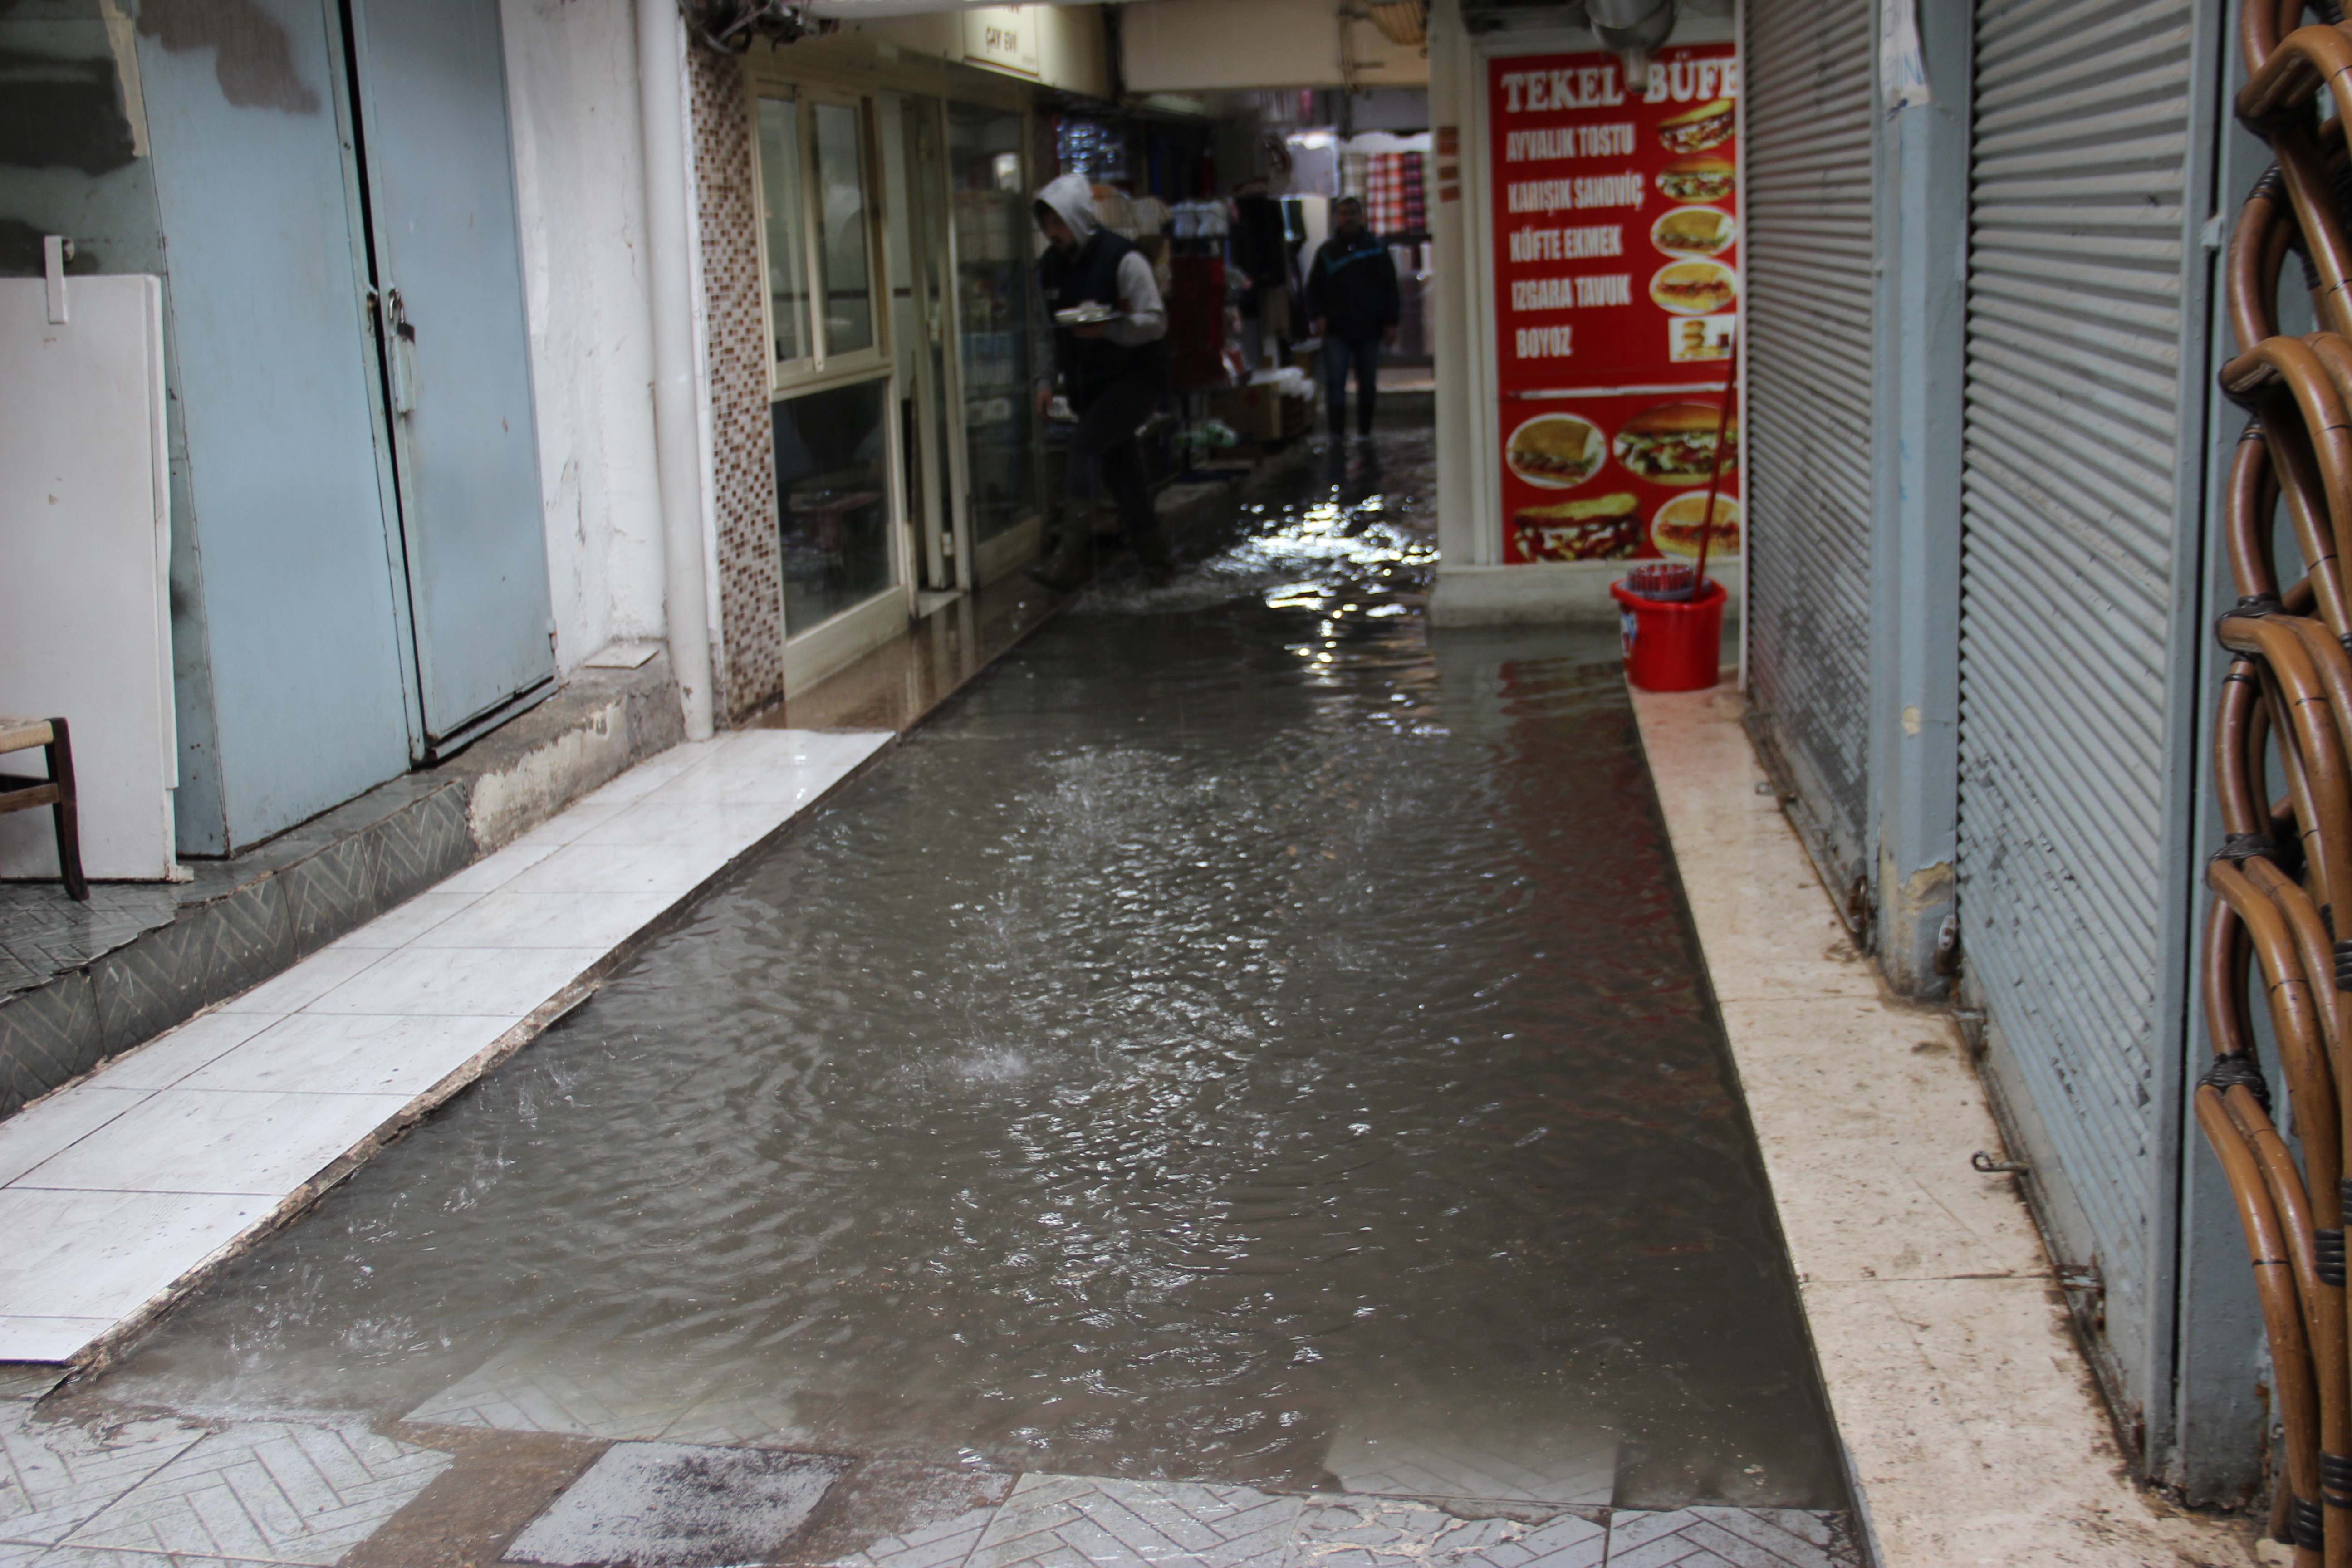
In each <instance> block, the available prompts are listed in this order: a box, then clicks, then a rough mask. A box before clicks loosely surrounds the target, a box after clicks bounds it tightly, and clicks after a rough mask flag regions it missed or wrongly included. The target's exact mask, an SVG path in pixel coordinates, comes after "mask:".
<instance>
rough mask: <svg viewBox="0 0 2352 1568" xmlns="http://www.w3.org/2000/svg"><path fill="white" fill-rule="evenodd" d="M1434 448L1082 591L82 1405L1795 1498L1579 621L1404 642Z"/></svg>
mask: <svg viewBox="0 0 2352 1568" xmlns="http://www.w3.org/2000/svg"><path fill="white" fill-rule="evenodd" d="M1427 456H1428V454H1427V439H1426V437H1425V435H1420V434H1413V433H1394V434H1390V435H1386V436H1383V437H1382V438H1381V447H1380V448H1379V450H1378V452H1377V454H1375V455H1373V458H1367V457H1366V456H1365V455H1362V454H1359V455H1358V456H1357V457H1356V458H1353V459H1352V460H1351V462H1350V463H1349V465H1346V466H1343V468H1340V469H1338V470H1332V471H1326V470H1323V469H1320V468H1318V469H1316V470H1314V471H1312V472H1310V473H1308V474H1307V475H1305V476H1303V477H1301V478H1299V479H1297V481H1296V482H1295V483H1294V484H1293V485H1292V486H1291V487H1290V488H1289V489H1288V490H1287V491H1286V492H1284V493H1280V494H1277V495H1276V496H1274V497H1272V498H1265V497H1261V498H1259V500H1258V501H1257V503H1255V505H1254V507H1253V508H1252V509H1251V510H1246V511H1245V512H1244V514H1243V516H1242V518H1241V519H1240V522H1239V526H1238V529H1237V531H1236V532H1235V533H1234V535H1233V536H1232V537H1231V538H1229V539H1228V540H1226V541H1225V543H1226V544H1228V545H1229V548H1226V549H1224V550H1223V552H1221V553H1219V554H1217V555H1216V556H1215V557H1214V558H1213V559H1212V560H1211V561H1209V562H1208V563H1206V564H1205V565H1203V566H1202V567H1201V568H1199V569H1196V570H1195V571H1193V572H1192V573H1191V574H1188V575H1187V576H1186V577H1185V578H1183V579H1182V580H1181V581H1180V582H1178V583H1177V584H1174V585H1172V586H1171V587H1170V588H1167V589H1165V590H1161V591H1159V592H1156V593H1143V592H1141V591H1139V590H1122V589H1120V588H1118V587H1117V586H1112V587H1108V588H1105V589H1099V590H1097V591H1096V592H1095V593H1094V594H1092V595H1089V597H1088V598H1087V600H1085V601H1084V602H1082V603H1081V604H1080V605H1078V606H1077V607H1076V609H1075V610H1074V611H1073V612H1071V613H1069V614H1066V616H1063V617H1062V618H1061V619H1060V620H1059V621H1057V622H1056V623H1055V624H1054V625H1052V626H1049V627H1048V628H1047V629H1046V630H1045V632H1043V633H1042V634H1041V635H1040V636H1038V637H1036V638H1035V639H1034V641H1033V642H1031V643H1030V644H1029V645H1027V646H1026V647H1024V649H1022V650H1021V651H1019V652H1018V653H1016V654H1015V655H1013V656H1012V657H1011V658H1008V659H1007V660H1006V661H1005V662H1004V663H1003V665H1001V666H1000V667H999V668H997V669H996V670H995V671H993V672H992V674H991V675H989V676H988V677H986V678H985V679H984V680H983V681H982V683H981V684H980V685H979V686H978V688H977V689H975V690H974V691H972V692H971V694H970V695H969V696H967V697H966V698H964V699H963V700H961V701H960V702H959V703H958V704H957V705H956V706H955V707H954V708H953V709H952V710H950V711H949V712H948V713H946V714H944V715H943V716H941V717H940V718H939V719H937V720H936V721H933V722H932V723H931V724H930V725H929V726H928V727H927V728H925V729H924V730H922V731H918V732H917V733H916V734H915V735H914V736H912V737H911V738H910V739H909V740H908V742H906V744H905V745H904V746H903V747H902V749H901V750H900V751H899V752H898V753H897V754H896V755H895V756H894V757H892V758H890V759H888V760H887V763H886V764H885V765H884V766H882V767H881V768H879V769H878V770H877V771H876V772H874V773H871V774H870V775H869V776H868V777H867V778H866V780H864V781H863V782H861V783H859V784H855V785H853V786H852V787H851V788H850V789H849V790H848V791H847V792H846V793H845V795H843V796H841V797H838V798H837V799H836V800H835V803H833V804H832V805H829V806H828V807H827V808H826V809H824V811H823V812H822V813H821V814H820V815H819V816H816V817H815V818H814V820H811V821H807V822H805V823H803V825H801V826H798V827H797V828H796V829H795V830H794V831H793V834H792V835H791V836H790V837H787V838H786V839H784V840H783V841H782V842H781V843H779V844H778V845H776V846H775V847H772V849H771V850H770V851H768V852H766V853H765V854H764V855H762V856H761V857H760V858H757V859H756V861H755V862H754V863H751V864H750V865H748V866H747V867H745V868H741V869H740V870H739V872H738V873H736V874H735V875H734V876H733V877H732V878H731V879H730V880H729V881H728V882H727V883H725V884H724V885H723V886H721V887H720V888H719V889H717V890H716V891H715V892H713V893H712V894H710V895H709V896H708V897H707V898H706V899H705V900H703V901H702V902H701V903H700V904H699V905H698V907H697V908H696V909H695V910H693V911H692V913H691V915H690V916H689V917H688V919H686V920H685V921H683V922H682V923H680V924H679V925H678V926H677V928H676V929H674V930H673V931H669V932H668V933H667V934H665V935H663V936H661V937H660V938H658V939H657V940H656V941H655V942H652V944H651V945H650V946H649V948H648V949H647V950H646V952H644V954H643V955H642V957H641V958H640V959H639V960H638V961H637V962H636V963H635V964H634V965H633V966H632V967H630V968H629V969H627V970H626V971H625V973H622V974H620V975H619V976H618V977H617V978H615V979H614V980H613V981H612V982H611V983H610V984H607V985H606V986H605V988H604V991H603V992H602V993H601V994H599V995H598V996H597V998H596V999H595V1000H594V1001H593V1003H591V1004H590V1005H588V1006H586V1007H584V1008H583V1009H581V1010H580V1011H578V1012H576V1013H574V1014H573V1015H572V1016H571V1017H569V1018H568V1019H566V1020H564V1021H563V1022H562V1024H560V1025H559V1026H556V1027H555V1028H553V1029H552V1030H551V1031H550V1032H549V1033H548V1034H547V1035H546V1036H545V1037H544V1038H543V1039H542V1040H541V1042H540V1043H538V1044H537V1045H536V1046H535V1047H532V1048H531V1049H530V1050H529V1051H527V1052H526V1053H525V1054H524V1055H522V1056H521V1057H520V1058H517V1059H516V1060H514V1061H513V1062H512V1063H510V1064H509V1066H507V1067H506V1068H503V1069H501V1070H500V1071H499V1073H498V1074H497V1075H495V1076H494V1077H493V1078H492V1079H489V1080H488V1081H487V1082H485V1083H484V1084H482V1085H480V1086H478V1088H477V1089H474V1090H473V1091H471V1092H469V1093H468V1094H467V1095H466V1096H464V1097H463V1098H462V1099H461V1100H459V1101H458V1102H457V1103H456V1104H455V1105H454V1106H452V1107H451V1108H450V1109H449V1110H447V1111H446V1112H445V1113H444V1114H443V1115H442V1116H440V1117H439V1118H438V1119H436V1121H434V1122H433V1123H431V1124H430V1125H428V1126H426V1127H425V1128H424V1129H422V1130H420V1131H418V1132H417V1133H416V1134H415V1136H413V1137H411V1138H410V1139H408V1140H407V1141H406V1142H404V1143H402V1144H401V1145H399V1146H397V1147H396V1148H394V1150H392V1151H391V1152H388V1153H387V1154H386V1155H384V1156H383V1158H382V1159H381V1160H379V1161H378V1162H377V1163H375V1164H373V1166H371V1167H369V1168H367V1169H366V1170H365V1171H363V1172H362V1173H361V1174H360V1175H359V1177H358V1178H357V1179H356V1180H354V1181H353V1182H352V1183H351V1184H349V1186H347V1187H346V1188H344V1189H343V1190H342V1191H341V1192H339V1193H338V1194H335V1195H333V1196H332V1197H331V1199H330V1200H329V1201H328V1202H327V1203H326V1204H325V1205H323V1207H322V1208H321V1209H320V1212H319V1213H318V1214H316V1215H313V1216H312V1217H311V1218H310V1219H309V1220H308V1221H306V1222H305V1223H303V1224H302V1225H300V1226H297V1227H295V1228H294V1229H293V1230H291V1231H289V1233H288V1234H286V1235H285V1236H283V1237H279V1238H278V1240H277V1241H276V1242H275V1243H273V1244H272V1245H271V1246H269V1247H267V1248H265V1249H264V1250H262V1251H261V1252H259V1253H258V1254H257V1255H256V1256H254V1257H253V1258H250V1259H248V1260H247V1261H246V1262H245V1263H244V1264H242V1265H240V1266H238V1267H237V1268H235V1269H233V1270H232V1271H231V1272H230V1273H229V1274H228V1275H227V1276H226V1278H225V1279H222V1280H221V1281H220V1282H219V1283H218V1284H216V1285H215V1287H213V1288H212V1289H209V1290H207V1291H206V1292H205V1293H204V1294H203V1295H202V1296H201V1297H200V1298H199V1299H198V1300H196V1301H194V1302H193V1303H192V1304H190V1306H189V1307H187V1308H186V1309H185V1310H183V1311H182V1312H181V1313H180V1314H179V1315H178V1316H177V1317H176V1318H175V1319H174V1320H173V1321H171V1322H170V1323H168V1324H167V1325H166V1326H165V1327H164V1328H163V1330H162V1331H160V1332H159V1333H157V1334H156V1335H155V1336H154V1337H153V1338H152V1340H151V1341H150V1342H148V1344H147V1345H146V1346H145V1347H144V1348H143V1349H142V1352H141V1353H139V1354H138V1355H137V1356H135V1357H134V1358H133V1359H132V1360H131V1362H130V1363H128V1364H127V1365H126V1366H125V1367H124V1368H123V1369H122V1370H121V1371H120V1372H119V1373H115V1374H114V1375H113V1376H111V1377H110V1379H108V1380H107V1384H106V1387H105V1392H107V1393H110V1394H113V1395H115V1396H116V1397H119V1398H124V1399H135V1400H141V1401H146V1402H152V1403H160V1404H165V1405H173V1406H176V1407H178V1408H181V1409H184V1410H205V1409H212V1410H231V1409H234V1410H239V1411H251V1410H254V1409H257V1408H302V1409H363V1410H366V1411H369V1412H371V1413H373V1414H375V1415H379V1416H383V1417H394V1416H400V1415H407V1416H409V1417H410V1418H412V1419H415V1420H419V1421H458V1422H480V1423H488V1424H491V1425H498V1426H535V1427H543V1428H552V1429H557V1430H575V1431H587V1432H594V1433H600V1434H604V1435H608V1436H654V1435H657V1434H664V1433H666V1434H668V1435H670V1436H677V1437H684V1438H697V1439H701V1440H709V1441H720V1442H726V1441H751V1440H759V1441H767V1442H773V1443H786V1444H803V1445H809V1446H814V1447H824V1448H827V1449H831V1450H834V1451H841V1452H850V1453H856V1454H861V1455H876V1456H895V1457H900V1458H921V1459H928V1460H933V1461H948V1462H955V1461H959V1460H961V1461H962V1462H964V1463H969V1464H974V1465H980V1464H995V1465H1017V1466H1021V1467H1024V1468H1033V1469H1051V1470H1060V1471H1066V1472H1081V1473H1102V1474H1128V1475H1137V1476H1153V1477H1169V1478H1198V1479H1224V1480H1236V1481H1250V1482H1255V1483H1258V1484H1262V1485H1269V1486H1278V1487H1304V1486H1318V1485H1319V1486H1331V1485H1346V1486H1350V1487H1354V1488H1358V1489H1367V1490H1402V1491H1427V1492H1441V1493H1454V1494H1456V1495H1483V1496H1509V1497H1518V1496H1539V1497H1549V1498H1551V1499H1552V1500H1559V1501H1571V1500H1580V1501H1591V1502H1607V1501H1610V1500H1612V1499H1613V1500H1615V1501H1617V1502H1619V1503H1621V1504H1626V1505H1637V1506H1653V1507H1655V1506H1670V1505H1673V1504H1677V1503H1682V1502H1688V1501H1697V1500H1730V1501H1738V1502H1746V1503H1757V1504H1777V1505H1785V1506H1835V1505H1837V1504H1838V1503H1839V1502H1840V1501H1841V1500H1842V1498H1841V1492H1840V1488H1839V1485H1838V1483H1837V1481H1836V1479H1835V1465H1834V1462H1833V1460H1832V1439H1831V1436H1830V1434H1829V1430H1828V1427H1827V1426H1826V1423H1825V1421H1824V1418H1823V1416H1822V1405H1821V1401H1820V1398H1819V1395H1818V1393H1817V1389H1816V1385H1815V1383H1814V1379H1813V1375H1812V1373H1811V1364H1810V1361H1809V1352H1808V1351H1807V1349H1806V1346H1805V1343H1804V1340H1803V1335H1802V1331H1801V1327H1800V1323H1799V1318H1798V1314H1797V1311H1796V1309H1795V1303H1794V1298H1793V1292H1792V1289H1791V1286H1790V1278H1789V1271H1788V1266H1787V1262H1786V1258H1785V1256H1784V1254H1783V1252H1782V1250H1781V1248H1780V1242H1779V1240H1778V1237H1777V1234H1776V1232H1775V1230H1774V1228H1773V1224H1772V1221H1771V1217H1770V1213H1769V1205H1768V1203H1767V1202H1766V1200H1765V1198H1764V1195H1763V1192H1762V1188H1761V1184H1760V1179H1759V1170H1758V1163H1757V1160H1756V1157H1755V1152H1754V1148H1753V1145H1752V1142H1751V1138H1750V1135H1749V1133H1748V1128H1747V1125H1746V1121H1745V1119H1744V1117H1743V1115H1742V1113H1741V1111H1740V1109H1739V1107H1738V1101H1737V1099H1736V1097H1735V1094H1734V1092H1733V1089H1732V1087H1731V1081H1730V1075H1729V1072H1728V1069H1727V1059H1726V1054H1725V1049H1724V1044H1723V1040H1722V1037H1721V1035H1720V1033H1719V1031H1718V1028H1717V1025H1716V1024H1715V1022H1714V1021H1713V1018H1712V1016H1711V1011H1710V1007H1709V1004H1708V1000H1707V996H1706V991H1705V989H1704V983H1703V980H1702V978H1701V974H1700V971H1699V968H1698V965H1697V963H1696V948H1695V945H1694V942H1693V939H1692V936H1691V933H1690V928H1689V925H1688V921H1687V918H1686V915H1685V910H1684V908H1683V906H1682V903H1681V897H1680V894H1679V891H1678V889H1677V886H1676V883H1675V875H1674V868H1673V865H1672V862H1671V860H1670V858H1669V856H1668V853H1667V850H1666V847H1665V845H1664V838H1663V835H1662V832H1661V828H1660V826H1659V821H1658V816H1657V813H1656V809H1655V806H1654V800H1653V797H1652V794H1651V789H1650V784H1649V783H1648V779H1647V776H1646V774H1645V773H1644V770H1643V763H1642V760H1641V757H1640V753H1639V750H1638V742H1637V739H1636V735H1635V731H1634V728H1633V721H1632V717H1631V714H1630V711H1629V710H1628V707H1627V704H1626V700H1625V698H1624V694H1623V690H1622V683H1621V679H1620V677H1619V673H1618V669H1617V668H1616V666H1615V664H1614V662H1613V660H1612V658H1611V657H1610V656H1611V654H1612V652H1613V650H1612V648H1611V647H1610V646H1609V641H1608V639H1606V638H1595V637H1591V636H1590V635H1584V636H1579V635H1572V634H1570V635H1559V634H1553V635H1547V636H1537V637H1524V636H1523V637H1515V638H1507V639H1496V638H1493V637H1440V638H1438V639H1436V641H1435V644H1434V647H1433V645H1432V639H1431V637H1429V636H1428V634H1426V632H1425V631H1424V628H1423V624H1422V621H1421V619H1420V617H1419V616H1418V614H1417V605H1418V603H1419V597H1418V596H1419V595H1420V594H1421V593H1422V592H1423V590H1424V589H1425V587H1426V581H1427V575H1428V573H1429V570H1430V568H1431V564H1432V553H1433V552H1432V549H1431V544H1430V539H1429V525H1428V519H1427V514H1426V512H1425V510H1424V508H1423V503H1422V499H1421V498H1423V496H1425V495H1426V494H1427V493H1428V487H1427V479H1428V474H1427ZM1375 458H1376V460H1374V459H1375Z"/></svg>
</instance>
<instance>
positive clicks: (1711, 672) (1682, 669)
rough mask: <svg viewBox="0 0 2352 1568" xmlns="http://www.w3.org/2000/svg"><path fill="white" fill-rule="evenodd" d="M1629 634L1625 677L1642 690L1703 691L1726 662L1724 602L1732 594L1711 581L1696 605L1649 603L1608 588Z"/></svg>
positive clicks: (1618, 587)
mask: <svg viewBox="0 0 2352 1568" xmlns="http://www.w3.org/2000/svg"><path fill="white" fill-rule="evenodd" d="M1609 592H1610V593H1611V594H1612V595H1614V596H1615V597H1616V600H1617V618H1618V624H1619V625H1620V626H1621V627H1622V629H1623V631H1624V634H1625V678H1626V679H1629V680H1631V681H1632V682H1633V684H1634V685H1636V686H1638V687H1640V688H1641V689H1643V690H1644V691H1704V690H1705V689H1707V688H1708V687H1710V686H1713V685H1714V684H1715V683H1716V679H1717V666H1718V665H1719V664H1720V662H1721V660H1722V657H1723V603H1724V601H1725V600H1726V599H1727V598H1729V597H1730V596H1731V595H1728V594H1727V593H1725V592H1724V589H1723V584H1720V583H1717V582H1716V581H1715V580H1713V579H1712V578H1710V579H1708V581H1707V584H1706V587H1705V588H1704V589H1702V590H1701V591H1700V594H1699V597H1698V601H1697V602H1696V604H1694V603H1692V602H1691V601H1690V600H1688V599H1645V598H1643V597H1642V595H1639V594H1635V593H1631V592H1629V591H1627V589H1626V587H1625V584H1622V583H1612V584H1609Z"/></svg>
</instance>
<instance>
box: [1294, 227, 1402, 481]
mask: <svg viewBox="0 0 2352 1568" xmlns="http://www.w3.org/2000/svg"><path fill="white" fill-rule="evenodd" d="M1307 313H1308V315H1309V316H1310V317H1311V318H1312V319H1313V321H1314V322H1315V335H1316V336H1318V337H1319V338H1321V339H1322V340H1323V384H1324V387H1325V389H1326V392H1327V394H1328V396H1329V398H1330V401H1331V434H1332V436H1333V437H1335V438H1336V437H1340V436H1344V435H1346V434H1347V433H1348V429H1347V427H1348V367H1349V365H1353V366H1354V367H1355V370H1356V434H1357V436H1358V437H1360V438H1366V439H1369V438H1370V436H1371V433H1372V405H1373V402H1374V400H1375V399H1376V398H1377V396H1378V395H1379V391H1380V374H1381V370H1380V366H1381V342H1382V341H1383V340H1385V341H1386V342H1390V343H1391V344H1393V343H1394V342H1396V334H1397V322H1398V321H1401V320H1402V319H1403V311H1402V309H1401V306H1400V301H1399V300H1398V297H1397V272H1396V261H1395V258H1392V257H1391V256H1390V255H1389V247H1387V246H1385V245H1383V244H1381V241H1380V239H1379V238H1378V237H1376V236H1374V235H1372V234H1371V233H1370V232H1369V231H1367V230H1366V229H1365V227H1364V204H1363V203H1362V202H1360V201H1358V200H1357V199H1356V198H1355V197H1353V196H1341V197H1340V198H1339V200H1338V201H1336V202H1333V203H1332V204H1331V237H1330V238H1328V239H1327V240H1325V241H1324V242H1323V245H1322V247H1321V248H1320V249H1318V250H1317V251H1316V253H1315V265H1314V266H1313V267H1312V268H1309V269H1308V271H1307Z"/></svg>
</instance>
